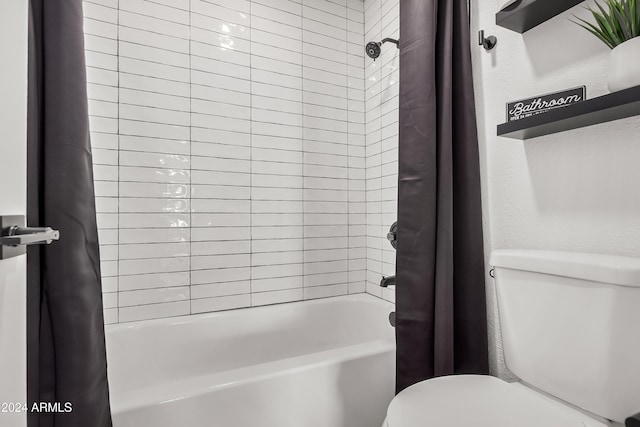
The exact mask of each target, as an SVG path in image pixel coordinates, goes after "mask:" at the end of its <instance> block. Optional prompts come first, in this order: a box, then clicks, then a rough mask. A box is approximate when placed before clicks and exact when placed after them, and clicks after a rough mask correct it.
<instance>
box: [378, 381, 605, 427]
mask: <svg viewBox="0 0 640 427" xmlns="http://www.w3.org/2000/svg"><path fill="white" fill-rule="evenodd" d="M387 425H388V427H462V426H464V427H467V426H473V427H606V424H603V423H601V422H599V421H597V420H594V419H593V418H591V417H588V416H587V415H584V414H583V413H581V412H579V411H577V410H574V409H572V408H570V407H568V406H565V405H563V404H562V403H560V402H557V401H555V400H553V399H551V398H549V397H546V396H544V395H542V394H540V393H537V392H535V391H533V390H531V389H529V388H527V387H524V386H523V385H522V384H518V383H507V382H505V381H502V380H500V379H498V378H495V377H490V376H483V375H459V376H458V375H455V376H448V377H441V378H435V379H432V380H427V381H423V382H421V383H418V384H415V385H413V386H411V387H409V388H407V389H405V390H403V391H402V392H401V393H400V394H398V395H397V396H396V397H395V398H394V399H393V401H392V402H391V404H390V405H389V409H388V411H387ZM385 427H386V426H385Z"/></svg>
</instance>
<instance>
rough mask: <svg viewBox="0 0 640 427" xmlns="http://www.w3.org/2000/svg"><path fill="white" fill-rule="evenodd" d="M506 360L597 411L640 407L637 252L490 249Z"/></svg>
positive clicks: (614, 416) (614, 413) (526, 377)
mask: <svg viewBox="0 0 640 427" xmlns="http://www.w3.org/2000/svg"><path fill="white" fill-rule="evenodd" d="M490 264H491V265H492V266H493V267H494V269H495V285H496V291H497V297H498V312H499V317H500V329H501V331H502V341H503V348H504V357H505V363H506V365H507V367H508V368H509V370H510V371H511V372H513V373H514V374H515V375H516V376H518V377H519V378H520V379H521V380H522V381H523V382H525V383H528V384H530V385H532V386H533V387H535V388H537V389H540V390H542V391H544V392H546V393H549V394H551V395H553V396H555V397H557V398H559V399H561V400H563V401H565V402H568V403H570V404H573V405H575V406H577V407H579V408H582V409H584V410H586V411H589V412H591V413H593V414H596V415H599V416H601V417H604V418H607V419H610V420H613V421H617V422H623V421H624V419H625V418H626V417H628V416H631V415H633V414H636V413H638V412H640V258H630V257H618V256H610V255H596V254H582V253H568V252H550V251H534V250H496V251H494V252H493V253H492V254H491V260H490Z"/></svg>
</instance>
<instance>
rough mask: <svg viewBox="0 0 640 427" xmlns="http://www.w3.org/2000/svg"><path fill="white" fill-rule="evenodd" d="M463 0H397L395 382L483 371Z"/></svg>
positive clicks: (477, 209)
mask: <svg viewBox="0 0 640 427" xmlns="http://www.w3.org/2000/svg"><path fill="white" fill-rule="evenodd" d="M468 19H469V18H468V10H467V2H466V0H401V1H400V136H399V141H400V142H399V176H398V180H399V181H398V248H397V260H396V281H397V288H396V341H397V371H396V374H397V375H396V389H397V392H400V391H401V390H403V389H404V388H406V387H408V386H410V385H412V384H415V383H417V382H419V381H422V380H425V379H428V378H432V377H436V376H442V375H450V374H459V373H476V374H486V373H488V370H489V367H488V340H487V316H486V297H485V285H484V280H485V275H484V253H483V237H482V209H481V199H480V171H479V155H478V138H477V128H476V117H475V104H474V94H473V80H472V71H471V55H470V38H469V21H468Z"/></svg>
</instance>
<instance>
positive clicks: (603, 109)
mask: <svg viewBox="0 0 640 427" xmlns="http://www.w3.org/2000/svg"><path fill="white" fill-rule="evenodd" d="M637 115H640V86H636V87H632V88H629V89H625V90H621V91H620V92H615V93H612V94H609V95H604V96H600V97H598V98H593V99H589V100H586V101H582V102H578V103H577V104H572V105H567V106H566V107H560V108H556V109H555V110H551V111H548V112H546V113H541V114H538V115H535V116H532V117H527V118H525V119H520V120H515V121H512V122H508V123H503V124H501V125H498V136H504V137H506V138H513V139H530V138H536V137H538V136H543V135H550V134H553V133H558V132H564V131H566V130H571V129H578V128H582V127H586V126H591V125H595V124H598V123H605V122H610V121H613V120H619V119H624V118H626V117H632V116H637Z"/></svg>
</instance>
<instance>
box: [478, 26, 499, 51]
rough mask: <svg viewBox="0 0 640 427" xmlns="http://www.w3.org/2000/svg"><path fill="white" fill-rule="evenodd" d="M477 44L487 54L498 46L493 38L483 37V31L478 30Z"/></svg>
mask: <svg viewBox="0 0 640 427" xmlns="http://www.w3.org/2000/svg"><path fill="white" fill-rule="evenodd" d="M478 44H479V45H480V46H482V47H484V50H486V51H487V52H488V51H490V50H492V49H493V48H494V47H496V45H497V44H498V39H497V38H496V37H495V36H489V37H487V38H485V37H484V30H480V32H479V33H478Z"/></svg>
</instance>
